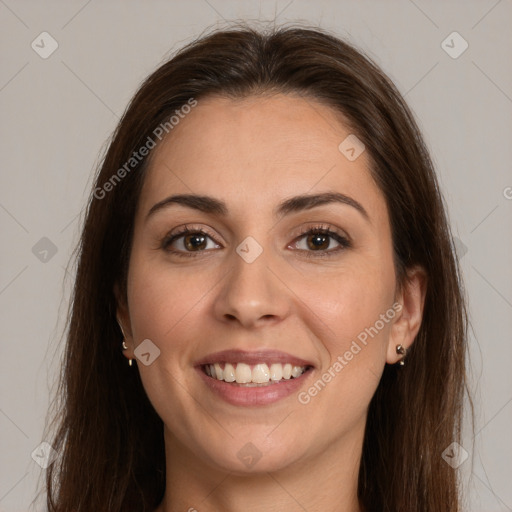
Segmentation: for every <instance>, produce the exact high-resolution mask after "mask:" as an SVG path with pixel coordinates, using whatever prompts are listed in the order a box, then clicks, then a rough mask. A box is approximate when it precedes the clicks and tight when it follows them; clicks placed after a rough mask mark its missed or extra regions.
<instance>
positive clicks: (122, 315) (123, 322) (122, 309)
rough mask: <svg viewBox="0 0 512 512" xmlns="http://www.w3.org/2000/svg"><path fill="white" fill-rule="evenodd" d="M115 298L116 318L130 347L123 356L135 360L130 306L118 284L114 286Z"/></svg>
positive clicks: (124, 351)
mask: <svg viewBox="0 0 512 512" xmlns="http://www.w3.org/2000/svg"><path fill="white" fill-rule="evenodd" d="M114 296H115V298H116V318H117V323H118V324H119V327H120V329H121V331H122V333H123V335H124V341H125V343H126V345H127V347H128V349H127V350H123V355H124V356H125V357H126V358H127V359H134V358H135V356H134V353H133V350H134V348H135V347H134V343H133V334H132V326H131V322H130V312H129V310H128V304H127V301H126V300H125V297H123V295H122V294H121V291H120V288H119V285H118V283H115V285H114Z"/></svg>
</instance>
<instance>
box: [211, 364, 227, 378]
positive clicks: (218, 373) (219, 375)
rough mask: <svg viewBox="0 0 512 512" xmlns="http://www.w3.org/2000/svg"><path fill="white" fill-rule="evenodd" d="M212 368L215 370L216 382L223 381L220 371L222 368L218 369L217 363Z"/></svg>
mask: <svg viewBox="0 0 512 512" xmlns="http://www.w3.org/2000/svg"><path fill="white" fill-rule="evenodd" d="M213 367H214V368H215V376H216V377H217V380H223V378H224V375H223V374H224V372H223V371H222V368H221V367H220V364H219V363H215V364H214V365H213Z"/></svg>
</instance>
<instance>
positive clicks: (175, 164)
mask: <svg viewBox="0 0 512 512" xmlns="http://www.w3.org/2000/svg"><path fill="white" fill-rule="evenodd" d="M350 135H351V132H350V130H349V129H348V128H347V126H346V125H345V124H343V123H342V121H341V116H340V115H339V114H338V113H336V112H335V111H334V110H333V109H332V108H330V107H328V106H326V105H324V104H322V103H320V102H318V101H317V100H314V99H312V98H304V97H299V96H289V95H283V94H278V95H274V96H264V97H261V96H258V97H249V98H245V99H242V100H233V99H227V98H221V97H218V96H213V97H209V98H206V99H201V100H198V104H197V106H196V107H195V108H193V109H192V110H191V112H190V113H189V114H187V115H186V116H184V118H182V119H181V120H180V121H179V124H178V125H177V126H175V127H174V128H173V130H172V131H171V132H170V134H169V135H168V136H167V137H166V138H165V139H164V140H163V142H162V143H161V144H160V145H159V146H158V147H157V148H156V149H155V150H154V154H153V155H152V161H151V165H150V166H149V168H148V172H147V175H146V177H145V182H144V186H143V189H142V193H141V198H140V201H139V209H140V210H142V211H143V212H147V211H148V210H149V209H150V208H151V206H152V205H153V204H154V203H156V202H158V201H160V200H162V199H163V198H165V197H166V196H167V195H170V194H176V193H194V194H202V195H210V196H215V197H218V198H220V199H223V200H224V201H225V202H226V203H228V204H229V205H231V206H232V207H233V213H234V214H235V213H243V212H245V211H247V209H250V208H251V207H253V208H258V209H260V210H261V209H263V208H265V205H266V204H268V206H269V208H271V207H272V206H273V205H274V204H276V203H278V202H280V201H281V200H282V199H283V198H286V197H288V196H292V195H297V194H305V193H314V192H324V191H339V192H341V193H344V194H347V195H350V196H352V197H354V198H355V199H356V200H358V201H360V202H362V203H364V204H365V208H366V209H367V210H373V214H374V215H376V216H377V218H378V216H381V215H383V214H385V211H383V209H384V210H385V206H384V198H383V197H382V195H381V193H380V191H379V190H378V188H377V186H376V185H375V183H374V181H373V179H372V177H371V175H370V172H369V158H368V155H367V152H363V153H362V154H361V155H360V156H359V157H358V158H357V159H356V160H354V161H350V160H349V159H347V158H346V156H345V155H344V154H343V153H342V152H341V151H340V149H339V146H340V143H342V142H343V141H344V140H345V139H346V138H347V137H348V136H350ZM231 206H230V207H231ZM237 210H238V211H237ZM369 213H370V215H372V213H371V211H369Z"/></svg>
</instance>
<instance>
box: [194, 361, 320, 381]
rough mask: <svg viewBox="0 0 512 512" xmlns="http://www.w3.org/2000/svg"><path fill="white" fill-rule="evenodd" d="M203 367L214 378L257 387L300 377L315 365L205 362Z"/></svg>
mask: <svg viewBox="0 0 512 512" xmlns="http://www.w3.org/2000/svg"><path fill="white" fill-rule="evenodd" d="M201 368H202V370H203V372H204V373H205V374H206V375H208V377H211V378H212V379H215V380H219V381H223V382H228V383H230V384H233V385H239V386H246V387H257V386H269V385H273V384H279V383H280V382H285V381H287V380H290V379H298V378H299V377H301V376H302V375H303V374H304V373H306V372H307V371H309V370H311V369H312V368H313V367H312V366H294V365H292V364H291V363H285V364H281V363H273V364H271V365H270V366H269V365H267V364H266V363H259V364H254V365H249V364H246V363H215V364H203V365H201Z"/></svg>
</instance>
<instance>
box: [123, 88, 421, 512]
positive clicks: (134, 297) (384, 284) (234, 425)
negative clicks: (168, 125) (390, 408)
mask: <svg viewBox="0 0 512 512" xmlns="http://www.w3.org/2000/svg"><path fill="white" fill-rule="evenodd" d="M349 134H350V131H349V130H347V128H346V127H345V126H344V125H343V124H342V123H341V122H340V117H339V116H337V115H336V114H335V112H334V111H333V110H331V109H330V108H329V107H327V106H325V105H323V104H320V103H319V102H317V101H315V100H312V99H307V100H306V99H304V98H300V97H298V96H289V95H286V96H285V95H281V94H279V95H275V96H267V97H261V96H260V97H250V98H246V99H244V100H237V101H234V100H231V99H225V98H220V97H209V98H206V99H201V100H200V101H199V102H198V105H197V107H195V108H194V109H193V110H192V111H191V113H190V114H188V115H187V116H186V117H185V118H184V119H183V120H181V121H180V123H179V125H178V126H176V127H175V128H174V130H173V131H172V132H171V133H170V135H169V136H168V138H167V139H164V141H163V143H162V144H161V145H160V146H159V147H158V148H157V149H155V150H154V154H153V155H152V162H151V166H150V168H149V171H148V174H147V176H146V179H145V182H144V186H143V189H142V192H141V196H140V200H139V203H138V208H137V213H136V218H135V228H134V240H133V247H132V252H131V255H130V266H129V275H128V292H127V299H128V300H127V303H124V301H123V300H122V299H121V297H119V296H118V299H119V300H118V303H119V307H118V319H119V321H120V323H121V325H122V327H123V329H124V332H125V334H126V343H127V345H128V350H125V351H124V353H125V356H126V357H127V358H134V357H135V356H134V352H133V350H134V349H135V348H136V347H137V346H138V345H139V344H140V343H141V342H142V341H143V340H145V339H147V338H148V339H150V340H151V341H152V342H153V343H154V344H155V345H156V346H157V347H158V348H159V349H160V355H159V357H157V358H156V359H155V361H154V362H153V363H152V364H150V365H149V366H145V365H143V364H142V363H141V362H140V361H138V360H137V359H135V361H136V362H137V365H138V368H139V371H140V375H141V378H142V382H143V385H144V388H145V390H146V392H147V394H148V397H149V399H150V400H151V402H152V404H153V406H154V407H155V409H156V411H157V412H158V414H159V415H160V417H161V418H162V420H163V422H164V436H165V446H166V468H167V486H166V494H165V497H164V500H163V502H162V503H161V505H160V506H159V507H158V509H157V512H171V511H172V512H174V511H181V510H183V511H186V510H190V511H191V512H192V511H193V510H194V509H195V510H197V511H198V512H207V511H216V510H223V511H225V512H231V511H233V512H235V511H240V510H245V511H248V512H251V511H262V510H265V511H276V512H277V511H282V510H287V511H299V510H300V511H303V510H308V511H310V512H314V511H320V510H322V511H337V512H338V511H340V512H356V511H360V510H361V509H360V507H359V504H358V500H357V497H356V496H357V476H358V470H359V464H360V457H361V449H362V442H363V434H364V427H365V422H366V416H367V408H368V404H369V402H370V400H371V398H372V396H373V394H374V392H375V390H376V387H377V385H378V382H379V378H380V376H381V374H382V371H383V369H384V366H385V364H386V363H388V364H395V363H396V362H397V361H398V360H399V359H400V357H401V356H400V355H397V353H396V346H397V345H398V344H402V345H403V346H404V347H409V346H410V345H411V343H412V342H413V340H414V337H415V335H416V334H417V332H418V329H419V327H420V323H421V317H422V312H423V304H424V296H425V287H426V284H425V283H426V279H425V273H424V272H423V270H422V269H421V268H415V269H411V271H410V279H409V280H408V282H407V284H406V286H405V287H404V288H403V290H402V291H400V292H399V291H398V290H397V289H396V287H395V269H394V265H393V259H392V242H391V231H390V223H389V216H388V212H387V208H386V203H385V199H384V196H383V195H382V193H381V192H380V190H379V189H378V187H377V186H376V184H375V183H374V182H373V180H372V178H371V175H370V172H369V170H368V166H369V160H368V155H367V152H363V153H362V154H361V156H359V157H358V158H357V159H356V160H355V161H352V162H351V161H349V160H348V159H347V158H346V157H345V156H344V155H343V154H342V153H341V152H340V150H339V149H338V146H339V144H340V142H341V141H343V140H344V139H345V138H346V137H347V135H349ZM321 192H340V193H343V194H345V195H348V196H350V197H352V198H353V199H355V200H356V201H358V202H359V203H361V205H363V207H364V209H365V210H366V212H367V213H368V217H369V220H366V219H365V218H364V216H363V215H362V214H361V213H360V212H359V211H358V210H357V209H355V208H353V207H351V206H349V205H343V204H339V203H333V204H326V205H322V206H317V207H315V208H313V209H309V210H303V211H299V212H294V213H290V214H288V215H286V216H284V217H282V218H277V217H275V216H274V215H273V209H274V208H275V207H276V206H277V205H278V204H279V203H280V202H281V201H283V200H285V199H288V198H290V197H292V196H296V195H300V194H313V193H321ZM178 193H183V194H190V193H194V194H201V195H208V196H213V197H215V198H217V199H219V200H222V201H224V202H225V203H226V206H227V208H228V210H229V213H228V215H227V216H225V217H223V216H220V215H213V214H207V213H203V212H200V211H197V210H194V209H191V208H189V207H186V206H183V205H176V204H174V205H172V206H169V207H168V208H166V209H162V210H160V211H159V212H157V213H155V214H154V215H153V216H151V217H149V219H148V220H147V221H146V215H147V213H148V211H149V210H150V208H151V207H152V206H153V205H154V204H156V203H157V202H159V201H161V200H162V199H164V198H166V197H168V196H170V195H172V194H178ZM185 224H187V225H188V226H189V227H191V228H194V229H200V228H203V229H206V230H207V231H208V232H209V234H211V237H212V238H211V239H210V238H207V239H206V240H207V246H206V247H205V248H204V249H202V252H201V250H199V251H198V250H196V251H195V252H194V254H195V255H196V256H195V257H190V258H186V257H181V258H180V257H179V256H177V255H173V254H172V253H171V252H169V249H172V248H174V249H175V250H178V251H179V250H181V251H183V252H186V250H187V249H186V247H185V246H184V244H183V242H184V238H183V237H182V238H181V239H178V240H176V241H175V242H174V243H173V244H172V246H171V247H168V248H167V251H166V250H164V249H162V248H161V241H162V239H164V238H165V237H166V235H168V234H169V233H170V232H172V231H176V228H179V227H180V226H184V225H185ZM317 224H327V225H330V226H331V227H332V229H333V230H335V231H337V232H339V233H341V234H342V235H344V236H348V237H349V238H350V240H351V241H352V246H351V247H349V248H345V249H343V250H341V251H339V252H336V253H335V252H331V256H329V257H327V258H321V257H319V256H317V255H318V254H319V253H320V252H323V253H326V252H328V251H333V250H335V249H336V248H339V247H340V244H339V243H338V242H337V241H336V240H335V239H334V238H327V240H326V242H325V245H324V246H322V247H323V250H322V251H319V250H318V249H315V247H313V248H311V245H312V244H311V243H310V244H309V245H308V239H309V240H310V241H311V238H314V236H309V238H308V236H307V235H306V236H301V235H300V232H301V229H302V230H304V231H307V229H309V228H311V227H314V226H315V225H317ZM209 236H210V235H209ZM247 236H251V237H253V238H254V239H255V240H256V241H257V242H258V243H259V245H260V246H261V247H262V248H263V253H262V254H261V255H260V256H259V257H258V258H257V259H256V260H255V261H254V262H252V263H247V262H246V261H245V260H244V259H242V258H241V257H240V256H239V255H238V253H237V252H236V248H237V246H238V245H239V244H240V243H241V242H242V240H244V239H245V238H246V237H247ZM189 247H190V246H189ZM307 251H309V253H310V254H311V255H312V257H311V258H307V257H306V256H305V253H306V252H307ZM189 252H193V249H192V250H190V249H189ZM116 293H117V289H116ZM394 303H399V304H400V305H401V311H400V312H399V313H397V314H396V315H395V316H394V318H392V319H391V320H389V321H388V322H387V323H385V325H384V327H383V328H382V329H381V330H380V331H379V332H378V334H377V335H375V336H373V338H369V342H368V343H367V345H366V346H363V345H361V344H360V345H361V347H362V350H360V351H359V352H358V353H357V355H354V357H353V359H352V360H350V361H349V362H348V364H347V365H346V366H344V367H343V369H342V370H341V371H339V372H337V373H336V376H335V377H334V378H333V379H332V380H331V381H330V382H329V383H328V384H327V385H326V386H325V387H324V388H323V389H322V390H321V391H320V392H318V394H317V395H316V396H314V397H311V400H310V401H309V403H307V404H302V403H300V402H299V400H298V399H297V394H296V393H293V394H292V395H291V396H289V397H287V398H285V399H282V400H280V401H278V402H277V403H274V404H271V405H265V406H254V407H240V406H238V407H237V406H234V405H230V404H228V403H227V402H224V401H223V400H222V399H220V398H218V397H217V396H216V395H214V394H213V393H212V392H211V391H210V390H209V388H208V387H206V385H205V384H204V382H203V381H202V379H200V378H199V376H198V375H197V372H196V370H195V369H194V368H193V364H194V362H195V361H197V360H198V359H199V358H202V357H204V356H206V355H208V354H211V353H212V352H216V351H218V350H224V349H232V348H240V349H245V350H249V351H251V350H260V349H278V350H282V351H284V352H288V353H291V354H293V355H296V356H298V357H301V358H303V359H306V360H309V361H311V362H313V364H314V366H315V368H314V370H313V372H311V373H310V374H309V376H308V377H307V379H306V380H305V383H304V385H303V387H302V388H301V391H304V390H306V391H307V389H308V388H309V387H310V386H312V385H313V383H314V382H315V381H317V380H318V379H319V378H320V377H321V375H322V374H324V373H325V372H326V371H328V369H329V368H330V367H332V366H333V363H334V362H335V361H336V360H337V358H338V356H343V354H344V353H345V352H346V351H347V350H349V348H350V346H351V343H352V341H353V340H356V338H357V336H358V335H359V334H360V333H361V332H362V331H364V329H365V328H368V327H370V326H374V325H375V322H376V321H377V320H378V319H379V317H380V315H381V314H383V313H385V312H386V311H387V310H389V309H390V308H392V306H393V304H394ZM249 442H250V443H252V444H253V445H254V446H256V447H257V449H258V450H259V452H260V453H261V458H260V459H259V460H258V461H257V463H256V464H254V465H253V466H252V467H250V468H249V467H246V466H245V465H244V464H242V463H241V461H240V460H239V458H238V457H237V453H238V452H239V450H240V449H241V448H242V447H244V445H246V443H249Z"/></svg>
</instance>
